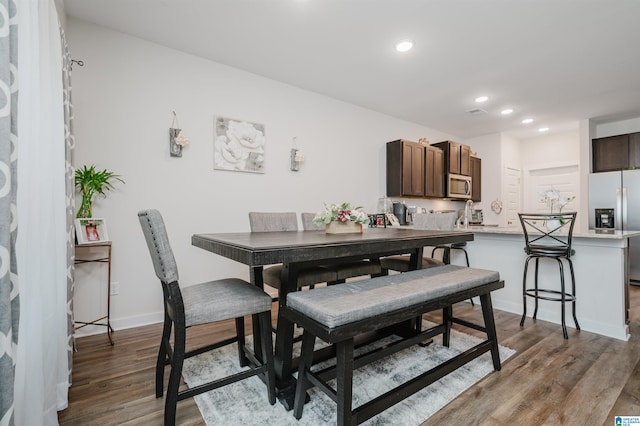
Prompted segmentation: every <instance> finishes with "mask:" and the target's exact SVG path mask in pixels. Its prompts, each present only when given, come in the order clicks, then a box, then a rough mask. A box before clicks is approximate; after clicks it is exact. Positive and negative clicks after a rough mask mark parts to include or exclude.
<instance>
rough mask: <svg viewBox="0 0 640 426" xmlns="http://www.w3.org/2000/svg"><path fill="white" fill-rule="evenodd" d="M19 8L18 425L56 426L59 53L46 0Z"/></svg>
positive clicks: (61, 230) (60, 351)
mask: <svg viewBox="0 0 640 426" xmlns="http://www.w3.org/2000/svg"><path fill="white" fill-rule="evenodd" d="M19 3H20V8H19V14H18V15H19V26H18V28H19V35H18V55H19V58H18V63H19V70H18V77H19V85H20V98H19V102H18V117H19V119H18V123H19V124H18V131H19V134H20V145H19V156H20V164H19V167H18V182H19V185H18V199H17V210H18V223H19V226H20V232H19V233H18V239H17V243H16V256H17V259H18V273H19V276H20V299H21V315H20V326H19V327H20V328H19V340H18V355H17V361H16V383H15V394H14V398H15V401H14V406H15V420H16V424H17V425H29V426H32V425H51V424H57V423H58V420H57V411H58V410H60V409H63V408H65V407H66V406H67V394H68V387H69V364H68V359H67V351H68V341H67V270H66V267H67V262H66V253H67V245H66V244H67V228H66V202H65V134H64V112H63V95H62V53H61V52H62V51H61V42H60V30H59V24H58V17H57V13H56V10H55V5H54V2H53V0H21V1H20V2H19Z"/></svg>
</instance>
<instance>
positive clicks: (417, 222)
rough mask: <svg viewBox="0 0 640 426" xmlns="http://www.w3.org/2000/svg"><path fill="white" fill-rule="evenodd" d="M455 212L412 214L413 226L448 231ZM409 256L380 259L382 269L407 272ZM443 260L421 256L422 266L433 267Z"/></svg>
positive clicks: (454, 218)
mask: <svg viewBox="0 0 640 426" xmlns="http://www.w3.org/2000/svg"><path fill="white" fill-rule="evenodd" d="M456 219H457V213H455V212H446V213H416V214H414V215H413V227H414V228H416V229H430V230H443V231H448V230H451V229H453V228H454V226H455V223H456ZM409 260H410V256H389V257H383V258H382V259H380V265H381V266H382V269H383V271H385V272H388V271H390V270H391V271H398V272H407V271H408V270H409ZM443 265H444V262H442V261H441V260H439V259H435V258H433V257H428V256H424V257H423V258H422V268H423V269H425V268H434V267H437V266H443Z"/></svg>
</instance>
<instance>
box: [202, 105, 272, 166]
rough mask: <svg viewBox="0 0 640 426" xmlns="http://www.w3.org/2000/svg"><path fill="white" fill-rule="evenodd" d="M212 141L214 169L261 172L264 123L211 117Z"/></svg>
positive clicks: (263, 162) (263, 161)
mask: <svg viewBox="0 0 640 426" xmlns="http://www.w3.org/2000/svg"><path fill="white" fill-rule="evenodd" d="M213 144H214V147H213V168H214V169H215V170H230V171H236V172H249V173H264V170H265V144H266V139H265V126H264V124H259V123H253V122H250V121H246V120H237V119H234V118H228V117H221V116H214V118H213Z"/></svg>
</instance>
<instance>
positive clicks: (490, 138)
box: [466, 133, 502, 224]
mask: <svg viewBox="0 0 640 426" xmlns="http://www.w3.org/2000/svg"><path fill="white" fill-rule="evenodd" d="M466 143H467V144H468V145H469V146H471V150H472V151H475V152H476V153H477V154H478V157H480V158H481V159H482V202H480V203H476V205H475V207H476V208H478V209H482V214H483V216H484V222H485V223H488V224H497V223H500V217H501V215H502V214H500V215H498V214H495V213H494V212H492V211H491V202H492V201H493V200H495V199H501V198H502V194H501V187H502V182H501V179H502V178H501V173H497V171H499V170H501V168H502V145H501V142H500V134H499V133H494V134H491V135H486V136H480V137H477V138H472V139H467V141H466Z"/></svg>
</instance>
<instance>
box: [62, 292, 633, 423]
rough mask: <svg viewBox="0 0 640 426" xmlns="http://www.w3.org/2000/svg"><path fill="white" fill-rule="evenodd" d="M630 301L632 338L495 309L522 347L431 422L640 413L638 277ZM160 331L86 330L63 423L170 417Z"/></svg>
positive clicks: (471, 315) (468, 310)
mask: <svg viewBox="0 0 640 426" xmlns="http://www.w3.org/2000/svg"><path fill="white" fill-rule="evenodd" d="M631 306H632V314H631V324H630V328H631V336H632V337H631V339H630V340H629V341H628V342H623V341H619V340H615V339H611V338H606V337H602V336H598V335H595V334H592V333H588V332H577V331H575V330H573V329H569V340H564V339H563V338H562V331H561V329H560V326H559V325H556V324H551V323H547V322H544V321H538V322H537V323H535V324H534V323H533V322H532V320H531V319H527V322H526V324H525V327H524V328H520V326H519V321H520V318H519V316H518V315H514V314H510V313H506V312H502V311H497V310H496V311H495V316H496V324H497V329H498V338H499V341H500V343H501V344H502V345H505V346H508V347H510V348H512V349H515V350H516V351H517V353H516V354H515V355H513V356H512V357H511V358H509V359H508V360H506V361H505V362H503V366H502V370H501V371H500V372H497V373H493V374H490V375H489V376H487V377H486V378H485V379H483V380H482V381H480V382H479V383H477V384H476V385H474V386H472V387H471V388H470V389H468V390H467V391H466V392H464V393H463V394H462V395H460V396H459V397H458V398H456V399H455V400H453V401H452V402H451V403H450V404H448V405H447V406H446V407H444V408H443V409H442V410H440V411H439V412H438V413H436V414H435V415H434V416H432V417H431V418H429V419H428V420H427V421H426V422H425V423H424V425H444V424H464V425H476V424H486V425H611V424H614V416H618V415H620V416H624V415H627V416H630V415H635V416H640V288H639V287H632V289H631ZM455 313H456V315H458V316H461V317H463V318H467V319H473V320H476V321H481V318H482V315H481V310H480V307H479V306H477V305H476V306H475V307H472V306H471V305H470V304H468V303H463V304H460V305H457V306H456V307H455ZM558 314H559V307H558ZM427 319H428V316H427ZM578 319H579V318H578ZM568 321H571V320H570V319H568ZM232 329H233V326H232V323H226V324H222V325H215V326H205V327H201V328H200V329H194V330H190V333H191V334H190V335H189V336H188V341H189V340H191V343H192V344H194V345H199V344H203V343H205V342H207V341H209V340H210V339H218V338H220V337H224V336H226V335H229V334H230V333H231V330H232ZM464 331H465V332H470V330H468V329H465V330H464ZM160 333H161V326H160V324H156V325H151V326H145V327H139V328H134V329H129V330H121V331H117V332H116V333H115V334H114V339H115V342H116V343H115V345H114V346H110V345H109V342H108V339H107V337H106V335H104V334H100V335H95V336H90V337H84V338H80V339H78V340H77V348H78V351H77V352H76V353H75V355H74V369H73V386H71V388H70V389H69V407H68V408H67V409H66V410H63V411H61V412H60V413H59V416H58V417H59V421H60V424H62V425H83V424H86V425H98V424H99V425H105V426H106V425H159V424H162V418H163V417H162V416H163V407H164V400H163V399H156V398H155V396H154V392H155V391H154V365H155V357H156V353H157V345H158V341H159V338H160ZM165 383H166V382H165ZM177 423H178V424H181V425H201V424H203V420H202V417H201V416H200V412H199V411H198V408H197V406H196V405H195V403H194V401H193V399H188V400H184V401H181V402H179V403H178V414H177Z"/></svg>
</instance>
